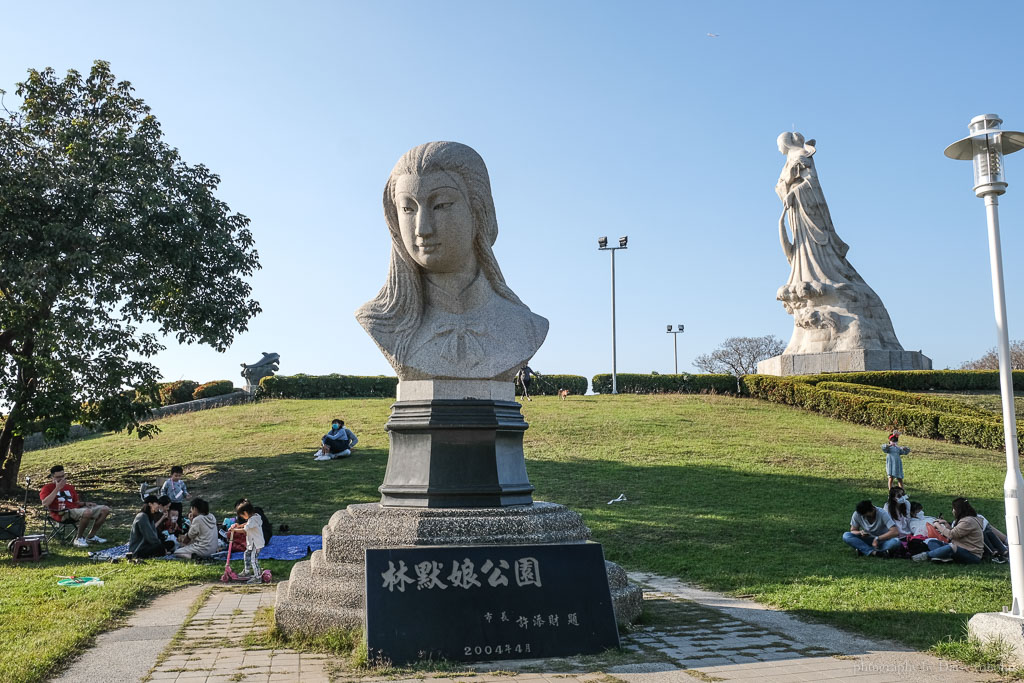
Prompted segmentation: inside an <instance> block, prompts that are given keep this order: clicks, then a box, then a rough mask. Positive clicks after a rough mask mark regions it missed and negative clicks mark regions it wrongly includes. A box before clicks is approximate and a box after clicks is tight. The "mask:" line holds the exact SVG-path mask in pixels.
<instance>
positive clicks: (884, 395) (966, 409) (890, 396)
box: [817, 382, 994, 420]
mask: <svg viewBox="0 0 1024 683" xmlns="http://www.w3.org/2000/svg"><path fill="white" fill-rule="evenodd" d="M817 387H818V388H819V389H829V390H831V391H845V392H847V393H851V394H861V395H862V396H873V397H874V398H880V399H883V400H886V401H895V402H896V403H912V404H915V405H919V406H924V407H926V408H932V409H933V410H938V411H940V412H943V413H953V414H959V415H967V416H971V417H975V418H978V419H982V420H991V419H992V418H993V416H994V413H993V412H992V411H991V410H985V409H984V408H976V407H974V406H970V405H967V404H966V403H964V402H963V401H957V400H956V399H955V398H946V397H945V396H928V395H926V394H912V393H909V392H906V391H897V390H895V389H880V388H878V387H872V386H868V385H866V384H852V383H849V382H818V384H817Z"/></svg>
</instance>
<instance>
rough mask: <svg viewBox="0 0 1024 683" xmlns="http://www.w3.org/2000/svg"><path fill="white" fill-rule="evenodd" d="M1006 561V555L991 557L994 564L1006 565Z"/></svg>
mask: <svg viewBox="0 0 1024 683" xmlns="http://www.w3.org/2000/svg"><path fill="white" fill-rule="evenodd" d="M1008 559H1009V558H1008V557H1006V555H993V556H992V562H994V563H995V564H1006V562H1007V560H1008Z"/></svg>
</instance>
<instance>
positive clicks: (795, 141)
mask: <svg viewBox="0 0 1024 683" xmlns="http://www.w3.org/2000/svg"><path fill="white" fill-rule="evenodd" d="M778 144H779V146H782V147H786V148H787V149H793V148H796V149H803V146H804V136H803V134H801V133H796V132H792V133H791V132H788V131H787V132H785V133H782V134H781V135H779V139H778Z"/></svg>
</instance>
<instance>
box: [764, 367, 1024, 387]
mask: <svg viewBox="0 0 1024 683" xmlns="http://www.w3.org/2000/svg"><path fill="white" fill-rule="evenodd" d="M753 376H754V375H746V377H753ZM796 377H799V378H800V381H801V382H810V383H811V384H817V383H818V382H848V383H853V384H868V385H870V386H873V387H882V388H885V389H897V390H899V391H999V371H998V370H890V371H886V372H829V373H824V374H821V375H796ZM1013 388H1014V390H1016V391H1024V370H1014V372H1013Z"/></svg>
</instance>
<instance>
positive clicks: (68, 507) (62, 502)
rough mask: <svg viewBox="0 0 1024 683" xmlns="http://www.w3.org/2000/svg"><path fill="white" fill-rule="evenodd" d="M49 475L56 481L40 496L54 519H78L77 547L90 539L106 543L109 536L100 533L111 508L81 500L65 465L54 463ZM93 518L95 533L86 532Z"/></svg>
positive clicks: (75, 544) (41, 491)
mask: <svg viewBox="0 0 1024 683" xmlns="http://www.w3.org/2000/svg"><path fill="white" fill-rule="evenodd" d="M50 478H51V479H52V480H53V481H51V482H50V483H49V484H47V485H46V486H44V487H43V488H42V489H41V490H40V491H39V500H40V501H41V502H42V503H43V507H44V508H46V511H47V512H49V513H50V517H52V518H53V519H54V520H56V521H58V522H63V521H64V520H67V519H70V520H74V521H75V522H78V532H77V534H76V537H75V540H74V543H73V545H74V546H75V547H76V548H86V547H88V546H89V544H90V543H106V542H107V539H105V538H100V537H99V536H98V535H97V534H98V533H99V530H100V527H101V526H103V522H105V521H107V517H108V516H109V515H110V508H109V507H107V506H106V505H97V504H96V503H87V502H85V501H81V500H79V499H78V491H76V490H75V487H74V486H72V485H71V484H69V483H68V481H67V475H66V474H65V473H64V466H63V465H54V466H53V467H51V468H50ZM90 521H92V534H91V535H89V536H86V533H85V530H86V529H87V528H88V527H89V522H90Z"/></svg>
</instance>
